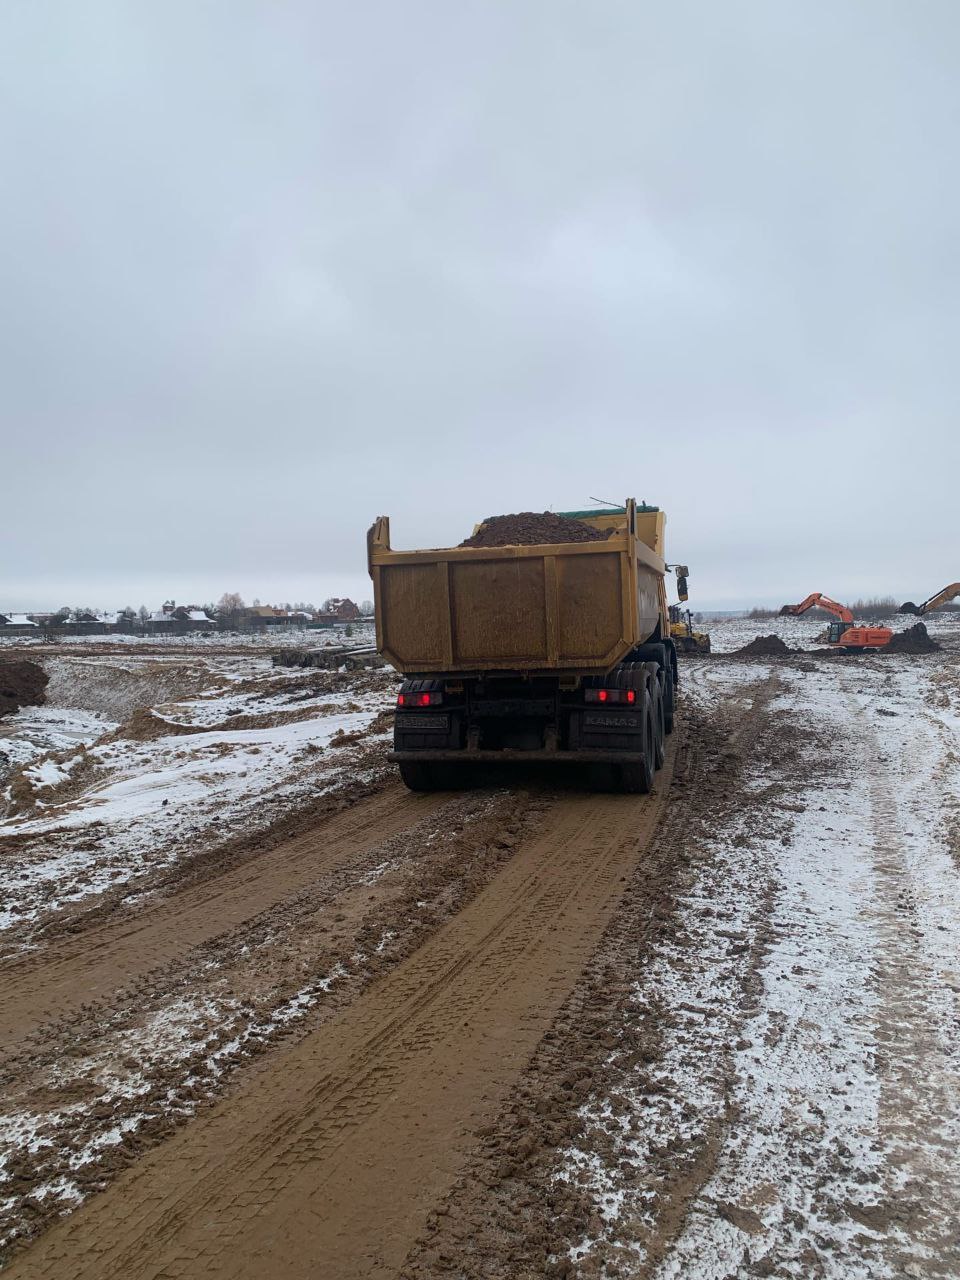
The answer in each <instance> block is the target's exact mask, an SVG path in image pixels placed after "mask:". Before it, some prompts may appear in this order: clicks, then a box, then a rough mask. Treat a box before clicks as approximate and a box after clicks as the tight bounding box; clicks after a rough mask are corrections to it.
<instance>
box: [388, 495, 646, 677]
mask: <svg viewBox="0 0 960 1280" xmlns="http://www.w3.org/2000/svg"><path fill="white" fill-rule="evenodd" d="M575 518H577V519H583V520H584V522H585V523H588V524H590V525H591V526H592V527H594V528H598V529H601V530H605V529H611V530H612V535H611V536H610V537H609V538H608V539H607V540H606V541H603V542H581V543H552V544H547V545H540V546H517V547H450V548H442V549H437V550H429V551H393V550H391V549H390V525H389V520H388V518H387V517H385V516H381V517H380V518H379V519H378V520H377V522H376V523H375V524H374V526H373V528H372V529H371V531H370V541H369V563H370V573H371V576H372V578H373V588H374V600H375V604H376V624H377V648H378V649H379V650H380V652H381V653H382V654H383V656H384V657H385V658H386V659H387V661H388V662H389V663H390V664H391V665H392V666H394V667H395V668H396V669H397V670H398V671H401V672H404V673H407V672H413V673H417V674H423V673H427V672H446V673H448V674H453V673H461V674H464V675H469V674H478V673H480V672H495V671H502V672H538V671H540V672H545V671H549V672H551V673H555V674H558V675H559V674H574V675H582V674H590V673H597V672H602V671H608V670H610V668H611V667H614V666H615V665H616V664H617V662H619V661H620V660H621V659H622V658H623V657H624V656H625V655H626V654H627V653H629V652H630V650H631V649H633V648H634V647H635V646H636V645H638V644H642V643H643V642H644V641H645V640H647V639H649V638H650V637H651V636H653V635H654V634H655V633H657V632H658V629H659V630H660V631H662V632H665V631H666V630H667V629H668V628H667V627H666V625H665V620H666V597H665V594H664V587H663V575H664V571H665V565H664V562H663V558H662V551H661V548H662V545H663V513H662V512H660V511H653V510H641V511H637V509H636V505H635V504H634V503H632V502H631V503H628V504H627V506H626V508H625V510H624V511H623V512H622V513H615V514H614V515H606V514H594V513H577V514H576V516H575Z"/></svg>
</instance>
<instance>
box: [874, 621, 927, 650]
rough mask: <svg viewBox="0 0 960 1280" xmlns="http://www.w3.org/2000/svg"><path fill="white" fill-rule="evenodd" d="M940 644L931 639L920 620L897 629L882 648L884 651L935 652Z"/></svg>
mask: <svg viewBox="0 0 960 1280" xmlns="http://www.w3.org/2000/svg"><path fill="white" fill-rule="evenodd" d="M939 648H940V646H939V645H938V644H937V642H936V640H934V639H932V638H931V636H930V633H929V631H928V630H927V628H926V627H925V626H924V624H923V623H922V622H917V623H915V624H914V625H913V626H912V627H907V629H906V631H897V632H896V633H895V635H894V637H893V639H892V640H891V641H890V643H889V644H888V645H887V646H886V648H885V649H884V652H885V653H936V652H937V650H938V649H939Z"/></svg>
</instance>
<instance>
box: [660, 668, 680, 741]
mask: <svg viewBox="0 0 960 1280" xmlns="http://www.w3.org/2000/svg"><path fill="white" fill-rule="evenodd" d="M676 700H677V696H676V689H675V686H674V682H673V665H672V664H671V663H668V664H667V665H666V666H665V667H664V669H663V730H664V733H673V716H674V708H675V706H676Z"/></svg>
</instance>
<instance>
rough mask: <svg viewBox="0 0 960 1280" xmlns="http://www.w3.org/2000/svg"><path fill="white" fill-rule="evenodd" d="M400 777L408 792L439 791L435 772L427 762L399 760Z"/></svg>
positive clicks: (439, 787)
mask: <svg viewBox="0 0 960 1280" xmlns="http://www.w3.org/2000/svg"><path fill="white" fill-rule="evenodd" d="M399 769H400V777H401V779H402V781H403V785H404V786H405V787H406V788H407V789H408V790H409V791H440V790H442V787H441V786H439V785H438V779H437V776H436V770H435V769H434V768H433V766H432V765H431V764H430V762H429V761H428V760H401V761H400V764H399Z"/></svg>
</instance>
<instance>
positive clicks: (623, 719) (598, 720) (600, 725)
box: [583, 715, 640, 733]
mask: <svg viewBox="0 0 960 1280" xmlns="http://www.w3.org/2000/svg"><path fill="white" fill-rule="evenodd" d="M583 727H584V728H585V729H619V730H621V732H622V731H624V730H626V731H627V732H628V733H629V732H630V731H631V730H632V731H634V732H636V730H638V729H639V728H640V719H639V717H638V716H616V717H614V716H591V715H585V716H584V717H583Z"/></svg>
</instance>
